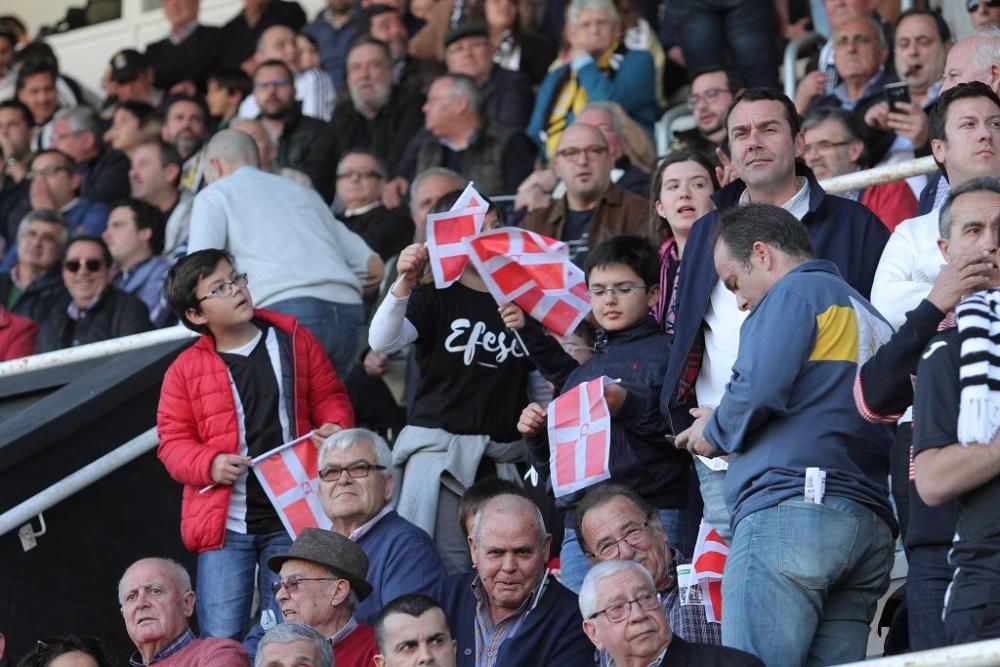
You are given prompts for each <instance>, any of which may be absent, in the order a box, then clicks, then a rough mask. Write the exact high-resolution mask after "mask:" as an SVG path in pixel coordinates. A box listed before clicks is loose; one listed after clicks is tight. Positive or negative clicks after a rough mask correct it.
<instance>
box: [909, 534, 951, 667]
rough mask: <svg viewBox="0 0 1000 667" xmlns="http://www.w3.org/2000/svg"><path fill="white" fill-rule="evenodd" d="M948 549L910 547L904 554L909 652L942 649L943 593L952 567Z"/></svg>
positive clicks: (944, 641) (944, 644) (943, 644)
mask: <svg viewBox="0 0 1000 667" xmlns="http://www.w3.org/2000/svg"><path fill="white" fill-rule="evenodd" d="M948 551H949V548H948V547H914V548H913V549H910V551H909V552H908V553H907V554H906V560H907V564H908V565H909V568H908V570H907V572H906V617H907V623H908V624H909V632H910V650H911V651H925V650H927V649H932V648H939V647H941V646H946V645H947V642H946V640H945V634H944V621H942V620H941V612H942V611H943V610H944V593H945V591H946V590H948V584H950V583H951V575H952V573H953V572H954V568H953V567H952V566H951V565H949V564H948Z"/></svg>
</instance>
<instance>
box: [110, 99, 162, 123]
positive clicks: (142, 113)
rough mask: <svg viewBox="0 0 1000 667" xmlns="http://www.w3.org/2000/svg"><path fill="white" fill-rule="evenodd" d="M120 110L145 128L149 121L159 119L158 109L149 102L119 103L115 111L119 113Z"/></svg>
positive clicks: (132, 101) (127, 101)
mask: <svg viewBox="0 0 1000 667" xmlns="http://www.w3.org/2000/svg"><path fill="white" fill-rule="evenodd" d="M119 109H121V110H122V111H126V112H128V113H129V114H131V115H132V116H134V117H135V119H136V120H137V121H139V127H145V126H146V124H147V123H149V121H151V120H156V119H157V113H156V109H155V108H154V107H153V105H152V104H149V103H148V102H139V101H138V100H126V101H125V102H119V103H118V104H116V105H115V111H118V110H119Z"/></svg>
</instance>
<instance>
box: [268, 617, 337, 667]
mask: <svg viewBox="0 0 1000 667" xmlns="http://www.w3.org/2000/svg"><path fill="white" fill-rule="evenodd" d="M301 665H309V667H334V665H333V650H332V649H331V648H330V642H329V641H327V639H326V637H324V636H323V635H321V634H320V633H318V632H316V631H315V630H314V629H312V628H311V627H309V626H308V625H302V624H301V623H282V624H281V625H276V626H274V627H273V628H271V629H270V630H268V631H267V632H266V633H265V634H264V636H263V637H261V639H260V644H258V645H257V655H256V657H255V659H254V667H299V666H301Z"/></svg>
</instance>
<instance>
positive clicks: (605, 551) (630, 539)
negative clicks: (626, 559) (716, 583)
mask: <svg viewBox="0 0 1000 667" xmlns="http://www.w3.org/2000/svg"><path fill="white" fill-rule="evenodd" d="M648 528H649V521H646V523H644V524H642V526H639V527H636V528H633V529H631V530H629V531H627V532H626V533H625V534H624V535H622V536H621V537H619V538H618V539H617V540H615V541H614V542H609V543H608V544H605V545H604V546H602V547H600V548H598V549H597V554H596V555H597V557H598V558H600V559H601V560H615V559H618V558H621V556H622V542H625V543H627V544H628V545H629V546H630V547H632V548H633V549H636V548H638V547H641V546H643V545H644V544H645V543H646V530H647V529H648Z"/></svg>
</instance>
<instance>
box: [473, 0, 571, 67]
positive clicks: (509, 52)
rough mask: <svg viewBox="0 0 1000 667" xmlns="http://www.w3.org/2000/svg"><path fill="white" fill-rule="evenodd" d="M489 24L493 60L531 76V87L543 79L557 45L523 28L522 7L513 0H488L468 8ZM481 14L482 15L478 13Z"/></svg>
mask: <svg viewBox="0 0 1000 667" xmlns="http://www.w3.org/2000/svg"><path fill="white" fill-rule="evenodd" d="M469 11H470V12H471V15H472V17H473V18H474V19H476V20H482V21H483V22H485V23H486V26H487V27H488V28H489V33H490V34H489V37H490V51H491V52H492V53H493V62H495V63H496V64H498V65H500V67H502V68H504V69H506V70H510V71H512V72H520V73H521V74H523V75H524V76H526V77H527V78H528V81H529V83H531V85H532V87H535V86H538V85H540V84H541V83H542V80H543V79H544V78H545V75H546V74H547V73H548V71H549V66H550V65H551V64H552V61H554V60H555V58H556V48H555V47H554V46H553V45H552V44H550V43H549V41H548V40H547V39H545V38H543V37H540V36H538V35H537V34H535V33H533V32H527V31H525V30H523V29H522V28H521V21H520V15H519V13H520V10H519V8H518V5H517V3H516V2H514V1H513V0H488V1H485V2H483V3H481V4H476V5H474V6H472V7H471V8H470V10H469ZM479 14H482V16H479Z"/></svg>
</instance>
